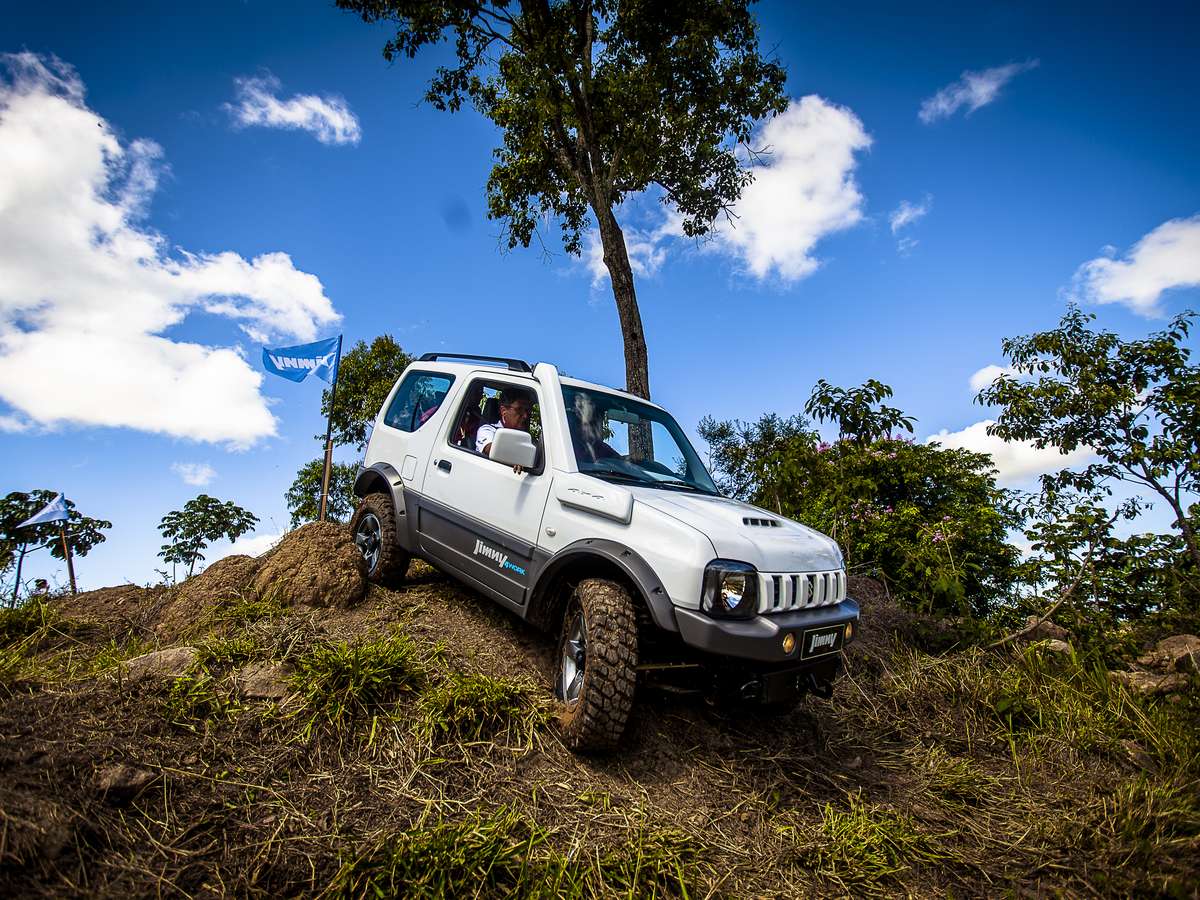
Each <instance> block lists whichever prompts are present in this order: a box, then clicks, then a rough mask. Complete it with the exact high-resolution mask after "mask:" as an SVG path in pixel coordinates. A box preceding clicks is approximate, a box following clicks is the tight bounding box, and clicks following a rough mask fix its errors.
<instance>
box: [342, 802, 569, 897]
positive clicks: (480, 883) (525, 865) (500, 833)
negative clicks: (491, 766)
mask: <svg viewBox="0 0 1200 900" xmlns="http://www.w3.org/2000/svg"><path fill="white" fill-rule="evenodd" d="M546 840H547V834H546V832H545V831H544V830H542V829H541V828H539V827H538V826H537V825H536V824H534V823H532V822H530V821H529V820H527V819H525V818H524V817H522V816H521V815H519V814H518V813H516V812H515V811H513V810H510V809H506V808H501V809H499V810H497V811H495V812H492V813H489V814H480V813H474V814H472V815H470V816H468V817H467V818H465V819H462V820H460V821H449V822H447V821H441V822H436V823H434V824H430V825H422V826H419V827H416V828H413V829H411V830H408V831H403V832H399V833H395V834H390V835H387V836H385V837H383V838H382V839H380V840H378V841H377V842H375V843H374V844H373V845H372V846H370V847H369V848H368V849H367V850H366V851H365V852H363V853H361V854H360V855H359V856H357V857H355V858H354V859H352V860H350V861H349V862H347V863H345V864H343V865H342V867H341V869H340V870H339V871H338V873H337V875H336V877H335V878H334V880H333V883H332V884H331V885H330V886H329V888H328V889H327V890H326V894H327V895H330V896H337V897H364V896H375V897H458V896H509V897H553V896H557V895H558V891H557V888H558V886H559V885H560V884H561V882H562V880H563V879H562V872H561V868H560V866H556V865H555V863H556V862H557V859H556V858H555V855H554V854H553V853H552V852H548V851H547V848H546V846H545V845H546ZM556 870H557V871H556Z"/></svg>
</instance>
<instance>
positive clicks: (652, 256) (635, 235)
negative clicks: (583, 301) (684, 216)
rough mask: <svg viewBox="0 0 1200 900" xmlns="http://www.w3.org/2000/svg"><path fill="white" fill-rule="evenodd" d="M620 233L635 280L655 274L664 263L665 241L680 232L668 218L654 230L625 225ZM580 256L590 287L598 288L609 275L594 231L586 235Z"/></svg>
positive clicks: (670, 218) (601, 248)
mask: <svg viewBox="0 0 1200 900" xmlns="http://www.w3.org/2000/svg"><path fill="white" fill-rule="evenodd" d="M621 231H622V233H623V234H624V235H625V252H626V253H628V254H629V267H630V268H631V269H633V274H634V275H635V276H636V277H639V278H643V277H652V276H654V275H655V274H657V273H658V270H659V269H660V268H661V267H662V264H663V263H664V262H666V260H667V244H666V241H667V239H668V238H671V237H677V236H679V235H682V233H683V232H682V230H681V229H679V228H677V227H676V224H675V218H674V217H671V216H669V217H668V219H667V221H666V222H665V223H664V224H662V225H660V226H658V227H657V228H650V229H641V228H637V227H634V226H626V227H624V228H622V229H621ZM584 256H585V260H586V262H587V268H588V271H589V272H590V273H591V275H592V287H593V288H596V287H599V286H600V285H601V284H603V283H604V282H605V281H607V280H608V277H609V275H608V266H606V265H605V264H604V245H603V244H602V243H601V242H600V235H599V234H598V233H597V232H596V231H595V230H594V229H593V230H592V231H589V232H588V234H587V240H586V244H585V247H584Z"/></svg>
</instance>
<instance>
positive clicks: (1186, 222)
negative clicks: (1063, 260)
mask: <svg viewBox="0 0 1200 900" xmlns="http://www.w3.org/2000/svg"><path fill="white" fill-rule="evenodd" d="M1110 249H1111V248H1110ZM1115 255H1116V254H1115V250H1113V251H1111V252H1110V253H1109V254H1108V255H1107V256H1101V257H1098V258H1097V259H1093V260H1091V261H1090V262H1086V263H1084V264H1083V265H1082V266H1080V267H1079V269H1078V270H1077V271H1076V272H1075V278H1074V281H1073V282H1072V289H1071V290H1070V291H1069V292H1068V294H1069V295H1070V296H1071V299H1075V300H1082V301H1085V302H1088V301H1090V302H1092V303H1123V304H1125V305H1126V306H1128V307H1129V308H1130V309H1132V310H1133V311H1134V312H1136V313H1139V314H1141V315H1143V316H1154V315H1158V314H1159V313H1160V310H1159V307H1158V301H1159V298H1160V297H1162V294H1163V292H1164V291H1169V290H1171V289H1172V288H1188V287H1197V286H1200V215H1195V216H1192V217H1191V218H1190V219H1171V220H1170V221H1168V222H1164V223H1163V224H1161V225H1159V226H1158V227H1157V228H1155V229H1154V230H1153V231H1151V232H1150V233H1149V234H1147V235H1145V236H1144V237H1143V238H1142V239H1141V240H1140V241H1138V242H1137V243H1136V244H1134V245H1133V249H1132V250H1130V251H1129V253H1128V254H1126V255H1125V257H1124V258H1123V259H1114V258H1113V257H1114V256H1115Z"/></svg>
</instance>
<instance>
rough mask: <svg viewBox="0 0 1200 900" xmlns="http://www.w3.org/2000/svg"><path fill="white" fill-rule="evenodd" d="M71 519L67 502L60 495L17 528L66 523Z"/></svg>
mask: <svg viewBox="0 0 1200 900" xmlns="http://www.w3.org/2000/svg"><path fill="white" fill-rule="evenodd" d="M69 518H71V512H70V510H68V509H67V501H66V499H65V498H64V497H63V495H62V494H58V495H56V496H55V498H54V499H53V500H51V501H50V502H49V503H47V504H46V505H45V506H43V507H42V511H41V512H39V513H38V514H37V515H34V516H30V517H29V518H28V519H26V520H25V521H24V522H22V523H21V524H20V525H18V526H17V527H18V528H25V527H27V526H29V525H45V524H46V523H48V522H65V521H67V519H69Z"/></svg>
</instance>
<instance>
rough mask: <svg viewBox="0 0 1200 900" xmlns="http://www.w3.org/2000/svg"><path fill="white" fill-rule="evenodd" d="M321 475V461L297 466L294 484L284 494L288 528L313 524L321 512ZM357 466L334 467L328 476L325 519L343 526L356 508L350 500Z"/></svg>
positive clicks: (343, 464) (355, 501) (353, 501)
mask: <svg viewBox="0 0 1200 900" xmlns="http://www.w3.org/2000/svg"><path fill="white" fill-rule="evenodd" d="M324 474H325V460H323V459H314V460H313V461H312V462H308V463H305V464H304V465H303V466H301V468H300V471H299V472H297V473H296V480H295V481H293V482H292V486H291V487H290V488H288V492H287V507H288V511H289V512H290V513H291V514H292V527H293V528H296V527H297V526H299V525H300V524H301V523H303V522H315V521H316V520H317V516H318V515H319V514H320V510H321V480H322V478H323V477H324ZM357 474H358V466H356V465H354V464H353V463H336V462H335V463H334V464H333V467H332V468H331V469H330V472H329V504H328V506H327V507H326V510H325V513H326V515H327V516H328V517H329V518H330V519H331V520H333V521H337V522H345V521H348V520H349V518H350V515H351V513H353V512H354V508H355V506H356V505H357V502H358V498H357V497H355V496H354V478H355V476H356V475H357Z"/></svg>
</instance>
